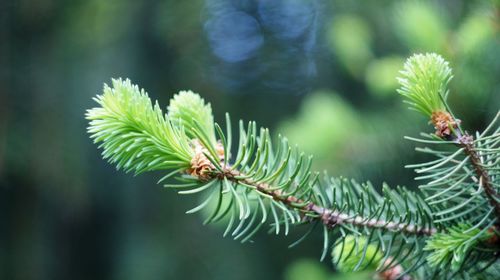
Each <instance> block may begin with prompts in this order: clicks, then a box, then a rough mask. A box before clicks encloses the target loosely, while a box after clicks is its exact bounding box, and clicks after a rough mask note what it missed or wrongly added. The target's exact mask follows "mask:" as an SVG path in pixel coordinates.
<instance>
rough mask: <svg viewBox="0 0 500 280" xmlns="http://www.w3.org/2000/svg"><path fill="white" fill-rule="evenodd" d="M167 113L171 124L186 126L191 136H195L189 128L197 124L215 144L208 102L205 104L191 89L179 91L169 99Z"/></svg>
mask: <svg viewBox="0 0 500 280" xmlns="http://www.w3.org/2000/svg"><path fill="white" fill-rule="evenodd" d="M168 115H169V117H170V119H171V121H172V123H173V124H175V125H177V126H182V127H184V128H186V133H187V134H188V135H189V136H190V137H191V138H196V135H195V133H194V132H193V131H192V130H191V128H193V127H196V126H197V125H198V126H199V127H200V128H201V130H202V131H203V133H204V134H205V135H206V136H208V137H209V139H210V140H211V143H212V144H215V142H216V140H215V128H214V117H213V115H212V107H211V106H210V103H207V104H205V101H204V100H203V98H201V97H200V95H198V94H197V93H194V92H192V91H190V90H189V91H180V92H179V93H178V94H176V95H174V97H173V98H172V100H170V105H169V106H168Z"/></svg>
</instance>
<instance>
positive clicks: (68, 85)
mask: <svg viewBox="0 0 500 280" xmlns="http://www.w3.org/2000/svg"><path fill="white" fill-rule="evenodd" d="M401 2H402V1H390V0H385V1H344V0H334V1H314V0H311V1H229V0H196V1H172V0H167V1H132V0H125V1H100V0H91V1H88V0H76V1H57V0H41V1H28V0H21V1H9V0H7V2H5V3H2V4H0V61H1V63H0V201H1V202H0V205H1V209H2V211H0V217H1V218H0V219H1V221H2V225H1V227H0V228H1V229H0V248H1V250H0V278H2V279H16V278H17V279H166V278H168V279H235V278H237V279H243V280H245V279H279V278H281V277H283V275H284V268H285V267H286V266H287V265H288V264H290V263H292V262H293V260H294V259H295V258H299V257H302V256H306V257H311V258H314V259H318V258H319V256H318V254H317V252H318V247H320V246H321V242H322V241H321V237H319V236H317V237H316V238H311V240H310V241H308V242H307V243H306V244H302V245H301V246H298V247H296V248H294V249H292V251H291V252H293V253H291V252H290V251H287V250H283V248H284V247H286V245H287V244H289V243H291V242H293V241H294V240H293V238H290V240H288V242H287V241H286V240H281V239H279V240H278V239H276V238H273V237H268V236H266V235H265V234H263V235H262V236H258V237H257V238H259V239H260V240H259V242H256V243H255V244H251V245H245V246H241V245H240V244H238V243H236V242H231V241H229V240H226V239H221V238H219V237H220V230H218V229H217V230H214V229H212V228H210V227H205V228H202V229H200V227H199V223H198V222H197V221H194V220H192V219H184V218H182V219H174V218H172V217H173V216H175V217H183V215H180V214H181V213H183V212H184V211H185V210H186V209H188V207H186V203H188V202H186V201H187V200H179V199H177V198H175V197H172V196H171V193H168V192H161V191H160V192H159V191H158V189H157V188H156V187H154V184H155V180H154V178H155V176H151V177H147V176H146V177H142V178H134V179H133V180H131V179H130V176H128V175H118V174H117V173H115V171H114V169H113V168H112V167H110V166H109V165H107V164H106V163H105V162H103V161H102V160H100V158H99V153H98V152H97V151H96V149H95V148H94V147H93V146H92V145H91V141H89V140H88V137H87V134H86V132H85V127H86V123H85V122H84V121H83V120H82V115H83V114H84V111H85V109H86V108H89V107H91V106H92V105H93V104H92V103H91V101H90V100H91V97H92V96H95V94H96V93H98V92H99V91H100V90H101V87H102V83H103V82H108V81H109V77H117V78H118V77H130V78H131V79H133V80H134V81H137V83H138V84H141V85H142V86H143V87H144V88H148V89H149V91H150V92H151V93H152V96H151V97H152V98H153V99H158V100H159V102H160V104H166V103H167V100H169V99H170V97H171V96H172V95H173V94H174V93H176V92H178V91H179V90H180V89H187V88H190V89H192V90H193V91H195V92H203V94H204V98H205V100H206V101H208V102H211V103H212V105H213V106H217V108H218V112H216V114H217V113H221V114H220V115H216V116H215V119H216V121H220V120H222V119H223V118H222V113H223V112H225V111H231V112H233V118H235V119H239V118H243V119H245V120H249V119H254V120H256V121H257V122H258V123H260V124H262V125H265V126H270V127H271V128H272V127H276V126H280V123H281V122H282V121H284V122H286V123H287V125H284V126H283V129H281V130H280V131H282V132H283V133H284V134H287V135H290V133H288V130H289V129H290V132H292V130H297V131H298V130H299V128H298V127H299V126H300V127H308V128H309V127H310V123H311V122H313V123H314V120H311V119H309V120H308V121H307V122H305V121H302V119H306V118H307V117H306V116H305V114H306V113H305V112H304V113H298V115H297V112H300V111H302V110H301V109H300V107H301V104H302V101H305V103H309V104H315V105H314V106H311V105H307V106H310V107H308V110H309V111H310V112H314V113H313V114H314V115H316V116H317V117H318V118H320V119H318V123H319V124H321V125H328V124H331V125H332V127H331V128H335V129H339V130H342V131H347V132H346V133H347V134H348V136H347V137H346V136H345V135H343V134H341V133H334V132H332V133H330V132H328V133H325V135H326V136H327V137H325V139H326V140H325V139H322V137H321V136H322V135H323V133H321V134H318V133H316V134H315V135H310V134H306V133H304V134H302V135H300V134H299V133H293V132H292V134H293V135H294V136H293V138H292V137H290V138H291V141H290V142H291V143H301V141H303V140H302V138H304V139H308V141H309V142H308V143H307V145H302V148H307V149H311V150H314V154H315V156H316V158H315V160H316V163H317V166H316V168H318V169H323V168H326V169H330V170H331V171H332V173H333V174H334V175H346V176H351V175H353V176H355V177H363V178H365V179H372V181H374V182H375V183H376V182H377V181H381V180H382V179H381V178H389V177H390V179H389V181H390V182H389V183H393V184H403V183H408V182H410V180H411V176H412V173H410V172H409V171H406V170H404V169H402V168H401V166H403V165H404V164H405V163H409V162H414V158H412V156H411V155H410V154H411V149H410V148H409V147H410V144H409V143H406V142H404V141H402V140H401V137H402V135H405V134H411V133H413V132H414V131H418V129H417V128H415V126H416V125H417V123H420V122H421V120H422V118H420V117H419V116H414V115H412V114H411V113H408V112H406V110H405V106H404V105H401V104H400V100H399V99H398V96H397V95H396V94H395V89H396V81H395V79H394V76H393V75H390V74H389V73H391V72H392V71H394V69H395V68H396V67H395V66H394V65H395V64H397V61H396V59H398V58H401V57H406V56H408V55H409V54H410V53H412V52H413V51H419V52H426V51H436V52H439V53H442V54H443V55H444V57H445V58H446V59H447V60H448V61H450V62H451V66H452V67H453V69H454V74H455V77H454V79H453V82H451V83H450V91H451V92H453V95H451V96H450V99H451V103H452V104H454V105H455V107H457V108H459V110H458V112H457V115H459V116H460V117H462V118H463V119H464V120H467V122H466V123H464V124H463V125H464V127H466V128H467V127H480V126H484V125H485V124H486V121H485V120H486V119H490V118H491V116H492V115H493V114H494V113H495V112H496V110H497V109H498V104H500V88H499V84H498V77H499V76H500V56H499V55H498V50H499V49H500V48H499V40H498V37H499V36H498V32H499V29H498V26H499V19H498V17H499V16H498V15H499V10H498V9H499V7H500V3H499V2H498V1H490V0H483V1H481V0H479V1H466V0H457V1H452V2H449V1H409V2H404V3H401ZM413 2H418V5H417V4H413ZM412 6H418V7H417V8H413V9H414V11H413V12H412V15H413V16H411V17H410V16H409V14H408V15H406V14H405V9H403V8H402V7H412ZM422 7H423V8H422ZM428 7H431V8H428ZM434 9H435V10H434ZM417 12H418V13H427V14H426V15H424V16H425V18H427V20H428V23H425V22H423V21H422V20H421V19H420V18H415V16H414V15H415V14H416V13H417ZM407 21H412V22H410V23H408V22H407ZM346 22H347V23H348V24H346ZM351 23H352V24H351ZM424 24H426V25H427V24H429V25H430V24H432V25H433V26H431V27H432V28H433V30H435V31H436V32H438V33H440V34H442V37H438V36H436V34H434V33H433V34H423V35H419V36H422V37H423V38H424V39H425V40H436V41H433V42H429V41H425V42H420V41H417V40H420V39H418V38H417V37H410V36H406V35H404V34H401V33H400V31H401V30H403V29H405V30H407V31H406V32H408V34H419V33H422V32H423V31H422V30H425V29H424V28H423V27H424ZM350 25H352V27H349V26H350ZM438 25H440V26H438ZM410 28H414V29H416V30H410ZM429 28H430V27H429ZM336 29H337V30H338V31H334V30H336ZM426 33H430V32H428V31H426ZM241 34H244V36H240V35H241ZM422 37H419V38H422ZM429 38H430V39H429ZM432 38H435V39H432ZM424 39H422V40H424ZM357 42H361V43H362V44H357ZM423 46H433V47H435V48H437V49H434V50H430V49H423ZM393 58H395V59H394V61H392V59H393ZM389 61H390V63H389ZM317 91H321V92H323V94H322V95H321V96H322V98H323V99H322V100H330V101H324V103H325V104H331V105H329V106H324V105H323V104H321V102H311V103H310V102H309V101H307V100H309V99H313V100H314V99H316V97H315V96H316V95H315V94H312V93H314V92H317ZM339 104H341V105H339ZM330 106H332V108H333V109H330ZM337 107H340V108H341V109H337ZM342 108H343V109H342ZM162 109H163V110H165V109H166V108H162ZM335 110H339V111H342V112H345V113H346V115H345V116H341V117H339V118H342V120H345V121H346V122H350V121H349V120H352V122H353V123H354V125H353V129H351V130H349V128H348V127H347V126H346V125H344V124H342V123H340V121H338V120H336V119H334V118H336V117H337V115H340V114H338V113H336V112H335ZM320 111H321V112H320ZM324 119H327V120H324ZM293 120H297V123H296V124H295V125H294V124H293V123H290V122H291V121H293ZM302 123H304V125H302ZM313 126H314V125H313ZM280 127H281V126H280ZM285 127H286V129H284V128H285ZM329 128H330V127H329V126H328V127H327V126H325V129H327V130H325V131H329V130H331V129H329ZM310 129H311V128H310ZM316 143H318V144H316ZM325 143H335V144H336V145H335V146H332V145H330V146H328V145H327V144H325ZM361 154H362V155H363V157H361V156H360V155H361ZM103 182H104V183H103ZM193 203H195V202H193ZM215 248H217V249H215ZM221 248H223V249H221ZM318 265H319V266H321V265H324V264H320V263H318ZM324 267H326V265H324ZM331 273H333V272H331ZM335 277H340V276H335ZM347 277H350V276H347ZM356 277H357V276H356ZM356 277H354V276H353V278H352V279H359V278H356ZM335 279H338V278H335Z"/></svg>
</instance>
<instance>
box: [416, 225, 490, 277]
mask: <svg viewBox="0 0 500 280" xmlns="http://www.w3.org/2000/svg"><path fill="white" fill-rule="evenodd" d="M492 235H493V234H491V233H488V232H487V231H481V230H480V229H478V228H473V227H472V226H471V225H469V224H459V225H457V226H454V227H451V228H449V230H448V232H446V233H436V234H435V235H434V236H432V238H430V239H429V240H428V241H427V244H426V246H425V248H424V250H425V251H431V254H429V255H428V256H427V261H428V262H429V264H430V265H431V266H433V267H439V268H441V269H444V268H446V266H447V264H448V263H450V262H451V269H452V270H453V271H458V270H459V269H460V267H461V266H462V265H463V262H464V260H465V257H466V256H467V255H468V254H469V253H470V251H471V250H472V248H474V247H475V246H476V245H477V244H478V243H480V242H482V241H485V240H487V239H488V238H490V237H491V236H492Z"/></svg>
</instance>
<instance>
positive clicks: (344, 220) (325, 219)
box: [216, 168, 437, 235]
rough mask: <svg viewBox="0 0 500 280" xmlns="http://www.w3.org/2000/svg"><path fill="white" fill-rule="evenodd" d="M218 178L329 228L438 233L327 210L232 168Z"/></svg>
mask: <svg viewBox="0 0 500 280" xmlns="http://www.w3.org/2000/svg"><path fill="white" fill-rule="evenodd" d="M216 177H219V179H222V178H226V179H227V180H230V181H232V182H235V183H238V182H241V183H243V184H246V185H251V186H255V188H256V190H257V191H258V192H261V193H263V194H265V195H268V196H271V197H272V198H273V199H274V200H275V201H280V202H282V203H284V204H285V205H286V206H287V207H289V208H292V209H296V210H299V211H300V212H302V213H304V214H305V213H310V214H314V215H313V216H312V218H314V219H321V222H322V223H323V224H324V225H326V226H327V227H329V228H334V227H335V226H337V225H340V224H351V225H354V226H357V227H369V228H379V229H385V230H389V231H397V232H404V233H407V234H414V235H433V234H434V233H436V232H437V229H435V228H426V227H417V226H415V225H412V224H407V223H400V222H392V221H385V220H381V219H368V218H365V217H362V216H359V215H355V216H353V215H349V214H346V213H342V212H340V211H337V210H332V209H327V208H324V207H322V206H320V205H317V204H314V203H312V202H309V203H307V201H303V200H301V199H299V198H297V197H295V196H287V195H283V194H282V192H281V191H280V190H273V187H272V186H271V185H269V184H267V183H259V182H254V181H252V180H250V179H237V178H238V177H239V178H241V177H245V176H244V174H242V173H240V172H238V171H236V170H232V169H230V168H226V169H224V171H223V173H219V174H217V175H216ZM221 177H222V178H221Z"/></svg>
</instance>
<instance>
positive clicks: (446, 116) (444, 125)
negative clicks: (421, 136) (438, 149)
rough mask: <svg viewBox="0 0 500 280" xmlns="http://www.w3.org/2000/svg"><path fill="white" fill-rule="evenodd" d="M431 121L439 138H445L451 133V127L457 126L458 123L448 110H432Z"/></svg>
mask: <svg viewBox="0 0 500 280" xmlns="http://www.w3.org/2000/svg"><path fill="white" fill-rule="evenodd" d="M431 122H432V124H433V125H434V128H435V129H436V135H437V136H439V137H441V138H447V137H448V136H450V135H451V128H457V127H458V123H457V121H456V120H455V119H453V117H452V116H451V115H450V113H448V112H443V111H437V112H433V113H432V116H431Z"/></svg>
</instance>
